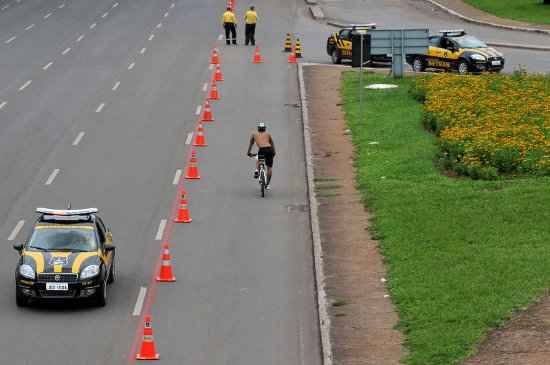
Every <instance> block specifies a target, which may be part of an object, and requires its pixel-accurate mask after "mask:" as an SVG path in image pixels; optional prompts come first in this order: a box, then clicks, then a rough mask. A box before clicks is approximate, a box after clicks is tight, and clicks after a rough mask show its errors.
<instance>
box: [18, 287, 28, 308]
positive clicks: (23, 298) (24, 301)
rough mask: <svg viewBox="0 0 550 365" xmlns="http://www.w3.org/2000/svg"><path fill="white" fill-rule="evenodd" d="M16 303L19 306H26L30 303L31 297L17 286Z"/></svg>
mask: <svg viewBox="0 0 550 365" xmlns="http://www.w3.org/2000/svg"><path fill="white" fill-rule="evenodd" d="M15 304H17V306H18V307H26V306H27V305H29V298H27V296H26V295H23V293H21V290H20V289H19V288H15Z"/></svg>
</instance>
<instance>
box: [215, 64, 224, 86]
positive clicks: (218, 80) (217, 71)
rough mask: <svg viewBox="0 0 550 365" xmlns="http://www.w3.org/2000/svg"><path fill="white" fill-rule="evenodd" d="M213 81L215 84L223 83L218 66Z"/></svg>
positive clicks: (220, 69)
mask: <svg viewBox="0 0 550 365" xmlns="http://www.w3.org/2000/svg"><path fill="white" fill-rule="evenodd" d="M214 80H216V82H220V81H223V74H222V68H221V66H220V65H219V64H218V65H216V72H215V73H214Z"/></svg>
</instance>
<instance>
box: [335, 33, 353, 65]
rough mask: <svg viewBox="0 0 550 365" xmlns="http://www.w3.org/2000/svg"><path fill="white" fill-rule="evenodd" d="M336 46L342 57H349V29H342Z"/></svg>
mask: <svg viewBox="0 0 550 365" xmlns="http://www.w3.org/2000/svg"><path fill="white" fill-rule="evenodd" d="M338 38H339V39H338V41H339V44H338V48H339V49H340V54H341V55H342V58H343V59H351V30H349V29H342V30H341V31H340V36H339V37H338Z"/></svg>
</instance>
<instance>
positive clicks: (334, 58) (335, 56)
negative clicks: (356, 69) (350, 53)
mask: <svg viewBox="0 0 550 365" xmlns="http://www.w3.org/2000/svg"><path fill="white" fill-rule="evenodd" d="M330 58H332V63H334V64H335V65H339V64H340V63H342V56H341V55H340V51H339V50H338V49H334V50H333V51H332V54H331V56H330Z"/></svg>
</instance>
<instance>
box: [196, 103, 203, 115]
mask: <svg viewBox="0 0 550 365" xmlns="http://www.w3.org/2000/svg"><path fill="white" fill-rule="evenodd" d="M201 109H202V106H201V105H197V110H195V115H199V114H200V113H201Z"/></svg>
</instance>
